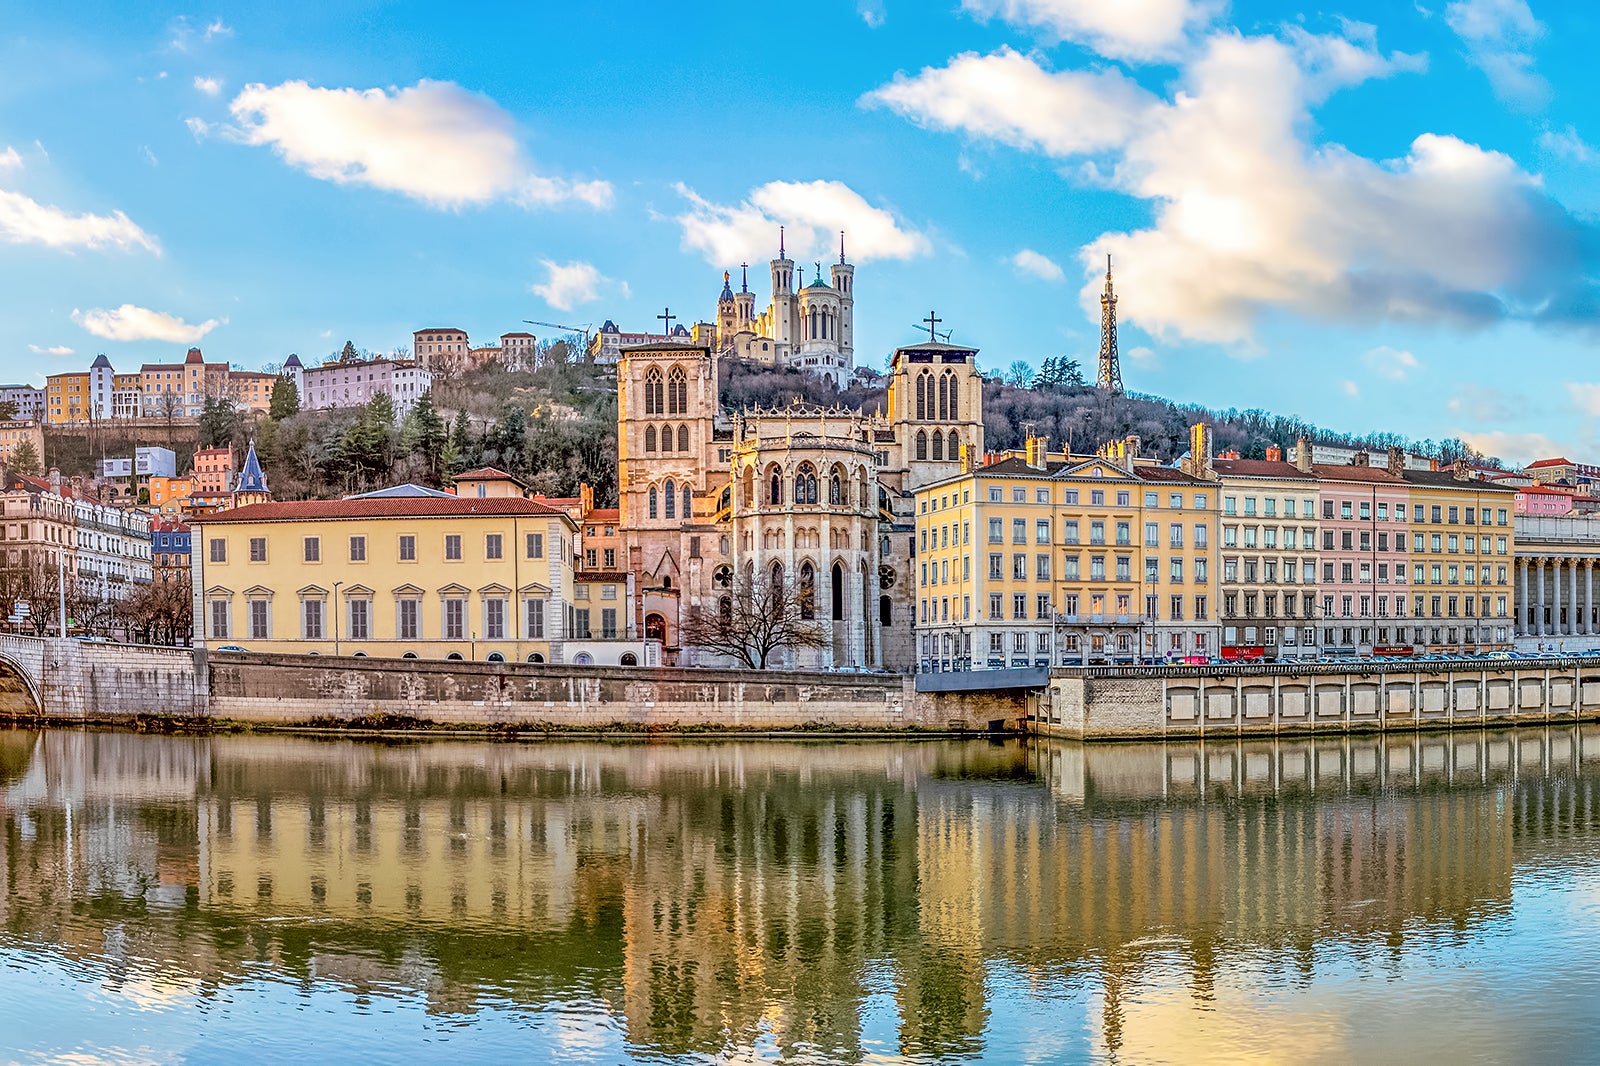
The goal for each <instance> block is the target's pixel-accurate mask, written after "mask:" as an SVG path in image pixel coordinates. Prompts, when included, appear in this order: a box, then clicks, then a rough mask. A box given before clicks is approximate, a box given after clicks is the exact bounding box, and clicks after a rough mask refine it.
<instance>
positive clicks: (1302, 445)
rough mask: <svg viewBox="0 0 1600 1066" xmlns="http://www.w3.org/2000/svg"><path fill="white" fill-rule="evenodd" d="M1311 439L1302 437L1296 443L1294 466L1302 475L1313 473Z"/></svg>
mask: <svg viewBox="0 0 1600 1066" xmlns="http://www.w3.org/2000/svg"><path fill="white" fill-rule="evenodd" d="M1311 458H1312V456H1311V438H1310V437H1301V438H1300V439H1299V440H1297V441H1295V442H1294V465H1295V466H1296V467H1298V468H1299V470H1300V472H1301V473H1302V474H1309V473H1311Z"/></svg>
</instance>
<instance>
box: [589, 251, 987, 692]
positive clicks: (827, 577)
mask: <svg viewBox="0 0 1600 1066" xmlns="http://www.w3.org/2000/svg"><path fill="white" fill-rule="evenodd" d="M840 260H841V261H840V262H839V263H837V264H835V265H834V266H833V267H832V284H829V283H828V282H824V281H822V280H821V278H820V270H819V277H818V279H817V280H815V281H813V282H812V283H811V284H810V285H807V286H805V287H804V288H802V289H801V290H800V292H799V293H798V294H796V293H794V291H793V272H794V263H793V262H792V261H790V260H789V259H788V258H786V257H785V256H784V254H783V252H782V249H781V245H780V252H779V258H777V259H774V260H772V264H771V266H772V278H773V299H772V303H771V305H770V306H769V307H768V308H767V310H766V311H765V312H762V313H761V314H760V315H757V314H756V313H755V297H754V296H753V294H751V293H750V292H749V290H748V285H747V284H746V283H744V282H743V280H742V282H741V287H740V290H741V291H740V292H738V293H735V292H733V291H732V287H731V284H729V281H728V279H725V280H724V288H723V293H722V298H721V299H720V300H719V301H718V319H717V323H716V336H715V343H707V342H708V341H710V340H711V338H708V337H705V336H704V335H703V334H702V335H701V336H697V338H696V342H695V343H693V344H683V343H671V342H663V343H651V344H643V345H637V346H634V347H630V348H624V349H623V350H622V352H621V356H620V359H619V361H618V365H617V387H618V397H617V419H618V425H617V447H618V494H619V497H620V514H619V516H618V517H619V526H620V531H621V533H622V536H623V537H624V542H625V549H626V552H627V556H628V569H629V570H631V571H632V572H633V574H634V575H635V577H636V580H637V582H638V595H639V597H640V599H641V601H642V604H641V607H642V613H643V615H644V618H645V631H646V632H645V635H646V636H648V637H652V638H656V639H660V640H661V642H662V645H663V647H664V649H665V650H666V661H668V662H674V661H675V662H677V663H678V664H680V665H690V664H700V665H708V666H709V665H719V664H718V663H717V662H716V661H715V660H714V659H710V658H706V657H705V656H704V653H701V652H697V651H696V650H695V649H693V648H685V647H681V646H680V641H679V637H678V631H679V626H680V625H681V623H682V622H683V620H684V619H685V618H686V617H687V615H688V612H689V611H690V610H691V609H694V608H701V609H704V610H715V609H717V608H718V605H719V602H720V601H721V599H722V598H723V597H725V596H730V595H731V594H732V591H733V589H734V586H735V582H736V579H743V580H745V581H750V582H754V581H756V580H757V579H758V578H760V579H765V580H772V581H776V582H780V583H784V584H792V585H794V586H797V587H798V588H799V589H800V590H802V591H804V592H806V593H809V596H808V597H807V598H808V599H809V601H810V604H811V606H810V610H811V611H813V612H814V613H815V617H816V618H817V620H818V621H819V622H821V624H822V628H823V631H824V633H825V636H826V645H825V646H824V647H821V648H806V649H800V650H798V651H789V652H786V653H784V654H785V656H786V658H785V659H784V660H783V661H780V662H779V663H777V664H776V665H779V666H783V667H789V668H798V669H856V670H903V671H909V670H910V669H911V668H912V665H913V662H914V642H913V635H912V621H913V608H914V605H915V602H916V589H915V584H916V583H915V580H914V578H913V566H914V560H913V554H914V551H913V531H914V528H915V515H914V496H913V494H914V492H915V490H916V489H917V488H918V487H920V486H923V485H926V484H929V483H931V482H933V481H937V480H939V479H942V478H946V477H949V476H951V475H953V474H956V473H959V472H960V471H961V470H962V467H963V464H964V463H974V462H978V461H980V460H979V457H980V456H982V454H983V410H982V384H983V383H982V380H981V379H980V378H979V376H978V373H977V367H976V356H977V349H975V348H967V347H962V346H960V345H955V344H949V343H945V342H942V341H939V340H937V339H935V336H934V335H933V334H932V333H931V332H930V339H929V340H927V341H924V342H921V343H917V344H908V345H906V346H904V347H901V348H898V349H896V351H895V353H894V356H893V359H892V360H891V365H890V371H889V391H888V405H887V407H888V409H887V410H886V411H885V410H875V411H872V412H863V411H855V410H849V409H844V408H839V407H833V408H821V407H815V406H810V405H805V404H800V403H793V404H790V405H787V406H782V407H778V408H774V409H770V410H762V409H757V410H746V411H741V412H738V413H736V414H731V415H729V414H724V413H723V412H722V411H721V410H720V408H719V404H718V392H717V368H718V362H719V360H721V359H724V358H732V357H737V358H749V359H754V360H758V361H761V362H768V363H773V364H775V365H791V366H793V365H799V366H802V367H805V368H807V369H814V370H816V372H818V373H821V374H825V375H827V376H828V377H829V378H830V380H833V381H835V382H843V381H844V380H845V379H846V378H847V377H848V375H849V373H850V369H851V366H852V347H851V333H852V324H853V323H852V314H853V298H852V288H853V276H852V275H853V273H854V270H853V268H852V267H851V266H850V265H849V264H848V263H846V262H844V261H843V254H842V246H841V256H840ZM812 360H815V363H812V362H811V361H812Z"/></svg>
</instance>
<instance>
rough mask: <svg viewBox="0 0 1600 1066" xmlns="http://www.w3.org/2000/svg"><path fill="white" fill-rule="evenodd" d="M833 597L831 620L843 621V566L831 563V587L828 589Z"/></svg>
mask: <svg viewBox="0 0 1600 1066" xmlns="http://www.w3.org/2000/svg"><path fill="white" fill-rule="evenodd" d="M828 591H829V592H831V593H832V599H833V605H832V606H833V620H834V621H835V622H842V621H844V567H842V566H840V565H839V564H838V563H834V564H833V588H831V589H829V590H828Z"/></svg>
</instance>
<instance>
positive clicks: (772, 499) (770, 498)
mask: <svg viewBox="0 0 1600 1066" xmlns="http://www.w3.org/2000/svg"><path fill="white" fill-rule="evenodd" d="M768 490H769V491H768V493H767V502H768V503H770V504H771V505H772V506H774V507H777V506H778V505H779V504H781V503H783V482H782V481H781V480H780V479H779V477H778V473H777V471H773V473H772V484H771V485H769V486H768Z"/></svg>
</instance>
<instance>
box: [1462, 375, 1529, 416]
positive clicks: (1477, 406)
mask: <svg viewBox="0 0 1600 1066" xmlns="http://www.w3.org/2000/svg"><path fill="white" fill-rule="evenodd" d="M1444 407H1445V410H1446V411H1449V412H1450V413H1451V414H1453V415H1457V416H1459V417H1462V418H1466V419H1468V420H1470V421H1472V422H1475V423H1480V424H1481V423H1484V422H1509V421H1511V420H1512V419H1515V418H1521V417H1522V416H1523V415H1525V414H1527V413H1528V401H1527V399H1526V398H1525V397H1523V396H1519V395H1516V394H1514V393H1510V392H1507V391H1505V389H1504V388H1502V387H1500V386H1498V385H1496V386H1493V387H1485V386H1482V385H1473V384H1470V383H1464V384H1462V385H1461V386H1460V387H1459V388H1458V389H1457V390H1456V394H1455V395H1454V396H1452V397H1451V398H1450V399H1449V400H1447V401H1446V402H1445V405H1444Z"/></svg>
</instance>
